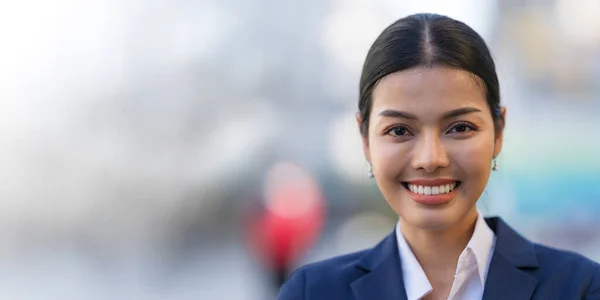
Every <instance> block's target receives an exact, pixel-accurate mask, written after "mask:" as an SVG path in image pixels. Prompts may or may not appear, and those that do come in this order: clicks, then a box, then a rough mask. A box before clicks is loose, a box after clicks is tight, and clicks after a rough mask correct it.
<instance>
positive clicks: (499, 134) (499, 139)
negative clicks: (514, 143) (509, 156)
mask: <svg viewBox="0 0 600 300" xmlns="http://www.w3.org/2000/svg"><path fill="white" fill-rule="evenodd" d="M500 111H501V112H502V123H501V124H500V126H499V127H498V128H497V129H496V139H495V141H494V142H495V143H494V158H496V156H498V154H500V151H502V143H503V141H504V127H505V126H506V107H504V106H502V107H500Z"/></svg>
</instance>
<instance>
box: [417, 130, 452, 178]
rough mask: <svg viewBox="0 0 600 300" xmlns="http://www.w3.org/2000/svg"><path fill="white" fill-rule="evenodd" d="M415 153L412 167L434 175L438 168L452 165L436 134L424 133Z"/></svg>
mask: <svg viewBox="0 0 600 300" xmlns="http://www.w3.org/2000/svg"><path fill="white" fill-rule="evenodd" d="M414 150H415V151H414V152H413V158H412V162H411V163H412V167H413V168H414V169H415V170H418V169H423V170H425V171H426V172H427V173H433V172H434V171H435V170H436V169H437V168H445V167H448V165H450V161H449V159H448V154H447V153H446V149H445V147H444V144H443V142H442V140H441V139H440V136H439V135H438V134H437V133H434V132H428V133H423V134H421V136H420V137H419V139H418V141H417V145H416V147H415V149H414Z"/></svg>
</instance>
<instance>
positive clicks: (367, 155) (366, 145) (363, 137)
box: [355, 112, 371, 164]
mask: <svg viewBox="0 0 600 300" xmlns="http://www.w3.org/2000/svg"><path fill="white" fill-rule="evenodd" d="M355 118H356V125H357V126H358V132H359V134H360V138H361V141H362V148H363V154H364V155H365V159H366V160H367V162H369V164H370V163H371V152H370V151H369V137H368V136H366V135H364V134H363V133H362V132H361V130H360V128H361V126H360V125H361V118H360V113H358V112H357V113H356V115H355Z"/></svg>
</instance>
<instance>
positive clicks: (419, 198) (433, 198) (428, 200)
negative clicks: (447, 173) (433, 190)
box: [402, 178, 461, 206]
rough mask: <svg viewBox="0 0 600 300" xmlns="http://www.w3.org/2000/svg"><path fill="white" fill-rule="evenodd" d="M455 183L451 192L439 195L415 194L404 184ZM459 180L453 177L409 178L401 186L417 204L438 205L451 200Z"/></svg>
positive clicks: (431, 184)
mask: <svg viewBox="0 0 600 300" xmlns="http://www.w3.org/2000/svg"><path fill="white" fill-rule="evenodd" d="M455 182H456V183H457V186H456V187H455V188H454V189H453V190H452V192H450V193H446V194H439V195H421V194H417V193H413V192H411V190H409V189H408V187H407V185H406V184H416V185H427V186H436V185H443V184H451V183H455ZM460 183H461V182H460V181H458V180H454V179H442V178H440V179H419V180H411V181H405V182H403V184H402V187H404V189H405V190H406V192H407V193H408V195H409V196H410V198H411V199H412V200H413V201H415V202H416V203H418V204H421V205H425V206H440V205H445V204H448V203H450V202H451V201H452V199H454V197H455V196H456V193H457V190H458V189H459V188H460V185H461V184H460Z"/></svg>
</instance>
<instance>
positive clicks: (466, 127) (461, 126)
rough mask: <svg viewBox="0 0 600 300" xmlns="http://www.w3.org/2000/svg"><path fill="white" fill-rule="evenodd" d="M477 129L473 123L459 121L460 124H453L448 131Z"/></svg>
mask: <svg viewBox="0 0 600 300" xmlns="http://www.w3.org/2000/svg"><path fill="white" fill-rule="evenodd" d="M475 129H476V128H475V127H474V126H473V125H470V124H466V123H459V124H456V125H454V126H452V128H450V130H449V131H448V133H465V132H468V131H471V130H475Z"/></svg>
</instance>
